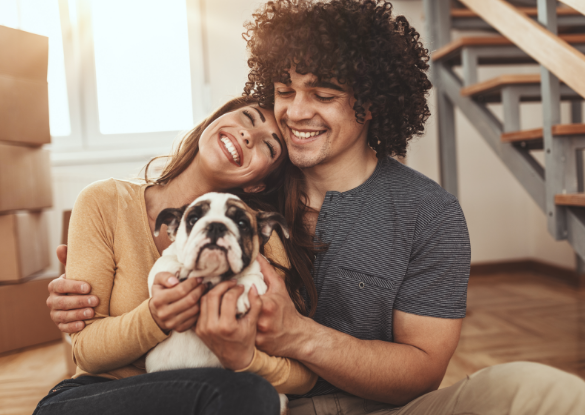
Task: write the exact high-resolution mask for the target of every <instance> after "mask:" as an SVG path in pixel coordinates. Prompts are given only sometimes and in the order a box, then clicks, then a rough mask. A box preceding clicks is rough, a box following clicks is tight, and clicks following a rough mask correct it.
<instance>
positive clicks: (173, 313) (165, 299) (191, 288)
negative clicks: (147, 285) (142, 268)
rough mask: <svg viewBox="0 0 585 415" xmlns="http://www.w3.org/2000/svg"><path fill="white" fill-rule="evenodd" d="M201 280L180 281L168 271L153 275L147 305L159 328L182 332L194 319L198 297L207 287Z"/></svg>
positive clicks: (195, 318)
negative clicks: (150, 293)
mask: <svg viewBox="0 0 585 415" xmlns="http://www.w3.org/2000/svg"><path fill="white" fill-rule="evenodd" d="M201 281H202V278H187V279H186V280H185V281H183V282H179V280H178V278H177V277H175V276H174V275H173V274H171V273H170V272H159V273H158V274H156V276H155V277H154V283H153V285H152V297H151V299H150V301H149V302H148V307H149V309H150V314H152V318H153V319H154V321H155V322H156V324H158V326H159V327H160V329H161V330H162V331H164V332H165V333H168V332H169V331H171V330H175V331H178V332H179V333H181V332H183V331H185V330H187V329H189V328H191V327H192V326H193V325H194V324H195V323H196V322H197V317H198V316H199V299H200V298H201V296H202V295H203V293H204V292H205V288H206V287H205V285H204V284H201Z"/></svg>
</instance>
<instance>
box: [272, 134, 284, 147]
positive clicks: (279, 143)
mask: <svg viewBox="0 0 585 415" xmlns="http://www.w3.org/2000/svg"><path fill="white" fill-rule="evenodd" d="M272 137H274V139H275V140H276V141H278V145H279V146H280V151H282V141H280V137H278V135H277V134H276V133H272Z"/></svg>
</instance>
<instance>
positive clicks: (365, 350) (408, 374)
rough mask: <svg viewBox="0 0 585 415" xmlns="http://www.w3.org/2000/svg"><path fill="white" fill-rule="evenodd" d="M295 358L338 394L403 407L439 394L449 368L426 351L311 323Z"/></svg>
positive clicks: (303, 331)
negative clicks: (339, 391) (332, 387)
mask: <svg viewBox="0 0 585 415" xmlns="http://www.w3.org/2000/svg"><path fill="white" fill-rule="evenodd" d="M302 333H303V334H302V335H301V336H300V337H298V342H296V344H297V345H298V346H297V347H294V348H291V349H289V350H291V351H290V353H291V356H290V357H292V358H294V359H297V360H299V361H301V362H302V363H304V364H305V365H306V366H307V367H308V368H309V369H311V370H313V371H314V372H315V373H317V374H318V375H319V376H321V377H322V378H324V379H325V380H327V381H328V382H329V383H331V384H333V385H334V386H337V387H338V388H340V389H342V390H344V391H346V392H348V393H351V394H354V395H356V396H360V397H363V398H366V399H372V400H376V401H380V402H387V403H391V404H394V405H403V404H405V403H407V402H410V401H411V400H413V399H414V398H416V397H418V396H421V395H423V394H424V393H427V392H430V391H432V390H435V389H437V388H438V386H439V384H440V383H441V380H442V378H443V375H444V371H445V368H444V367H442V365H437V364H434V363H433V360H432V359H431V357H430V356H429V355H428V354H427V353H426V352H425V351H423V350H421V349H418V348H416V347H414V346H411V345H405V344H397V343H390V342H384V341H379V340H359V339H356V338H355V337H352V336H349V335H347V334H344V333H341V332H339V331H336V330H333V329H331V328H328V327H325V326H322V325H320V324H318V323H315V322H314V321H312V320H310V319H307V320H306V321H305V327H304V329H303V330H302Z"/></svg>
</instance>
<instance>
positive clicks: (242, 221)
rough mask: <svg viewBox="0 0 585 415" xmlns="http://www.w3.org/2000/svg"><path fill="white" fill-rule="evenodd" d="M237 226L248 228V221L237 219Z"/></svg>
mask: <svg viewBox="0 0 585 415" xmlns="http://www.w3.org/2000/svg"><path fill="white" fill-rule="evenodd" d="M238 226H239V227H240V229H248V222H247V221H245V220H240V221H238Z"/></svg>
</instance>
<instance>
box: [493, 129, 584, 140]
mask: <svg viewBox="0 0 585 415" xmlns="http://www.w3.org/2000/svg"><path fill="white" fill-rule="evenodd" d="M552 133H553V135H555V136H570V135H585V124H558V125H554V126H553V128H552ZM543 135H544V132H543V129H542V128H535V129H532V130H523V131H513V132H510V133H504V134H502V136H501V139H502V142H503V143H519V142H523V141H535V140H542V139H543Z"/></svg>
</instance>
